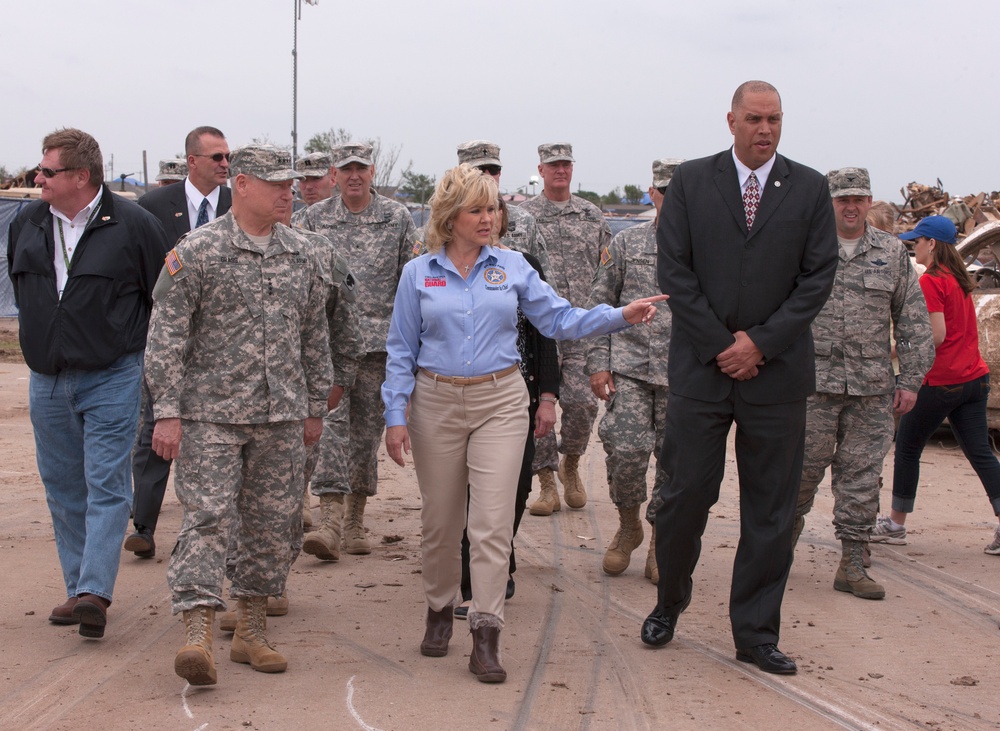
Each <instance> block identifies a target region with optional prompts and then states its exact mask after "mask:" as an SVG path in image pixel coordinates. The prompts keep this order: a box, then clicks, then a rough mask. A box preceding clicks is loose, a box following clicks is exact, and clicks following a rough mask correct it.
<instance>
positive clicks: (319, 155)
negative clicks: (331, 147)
mask: <svg viewBox="0 0 1000 731" xmlns="http://www.w3.org/2000/svg"><path fill="white" fill-rule="evenodd" d="M332 165H333V158H331V157H330V153H328V152H313V153H312V154H309V155H305V156H304V157H300V158H299V159H298V160H296V161H295V172H297V173H302V174H303V175H305V176H306V177H307V178H322V177H323V176H324V175H328V174H329V173H330V167H331V166H332Z"/></svg>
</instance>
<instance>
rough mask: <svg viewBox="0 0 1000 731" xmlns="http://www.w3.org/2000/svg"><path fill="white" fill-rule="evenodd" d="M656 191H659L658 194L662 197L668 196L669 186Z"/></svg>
mask: <svg viewBox="0 0 1000 731" xmlns="http://www.w3.org/2000/svg"><path fill="white" fill-rule="evenodd" d="M656 190H657V192H658V193H659V194H660V195H666V194H667V186H665V185H664V186H661V187H659V188H657V189H656Z"/></svg>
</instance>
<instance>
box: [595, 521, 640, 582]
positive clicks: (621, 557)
mask: <svg viewBox="0 0 1000 731" xmlns="http://www.w3.org/2000/svg"><path fill="white" fill-rule="evenodd" d="M642 538H643V534H642V521H641V520H639V506H638V505H633V506H632V507H628V508H618V532H617V533H615V537H614V538H612V539H611V545H610V546H608V550H607V551H606V552H605V553H604V564H603V568H604V573H606V574H608V575H609V576H618V574H620V573H622V572H623V571H624V570H625V569H627V568H628V564H629V561H631V559H632V551H634V550H635V549H637V548H638V547H639V546H641V545H642Z"/></svg>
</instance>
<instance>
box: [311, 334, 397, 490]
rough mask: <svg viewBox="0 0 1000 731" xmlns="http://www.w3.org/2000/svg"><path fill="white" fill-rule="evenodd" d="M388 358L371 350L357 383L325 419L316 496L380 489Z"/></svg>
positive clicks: (313, 483) (315, 487)
mask: <svg viewBox="0 0 1000 731" xmlns="http://www.w3.org/2000/svg"><path fill="white" fill-rule="evenodd" d="M385 359H386V355H385V353H368V354H367V355H366V356H365V357H364V359H363V360H362V361H361V363H360V364H359V366H358V376H357V379H356V380H355V381H354V385H353V386H352V387H351V388H348V389H347V390H345V391H344V397H343V398H342V399H341V401H340V405H339V406H337V409H336V410H335V411H334V412H333V413H332V414H330V415H329V416H328V417H327V419H325V420H324V422H323V436H322V437H321V438H320V444H319V458H318V459H319V461H318V463H317V464H316V471H315V473H314V474H313V477H312V493H313V494H314V495H322V494H324V493H348V492H353V493H355V494H356V495H364V496H366V497H371V496H372V495H374V494H375V493H376V492H377V490H378V448H379V445H380V444H381V443H382V432H383V430H384V429H385V418H384V417H383V415H382V414H383V412H384V411H385V407H384V406H383V404H382V383H383V381H385Z"/></svg>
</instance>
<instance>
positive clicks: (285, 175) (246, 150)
mask: <svg viewBox="0 0 1000 731" xmlns="http://www.w3.org/2000/svg"><path fill="white" fill-rule="evenodd" d="M237 175H249V176H251V177H254V178H260V179H261V180H266V181H267V182H269V183H280V182H283V181H285V180H298V179H300V178H302V175H300V174H299V173H297V172H295V171H294V170H293V169H292V154H291V153H290V152H288V150H282V149H281V148H279V147H275V146H274V145H246V146H245V147H239V148H237V149H235V150H233V154H232V155H231V156H230V158H229V177H231V178H235V177H236V176H237Z"/></svg>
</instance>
